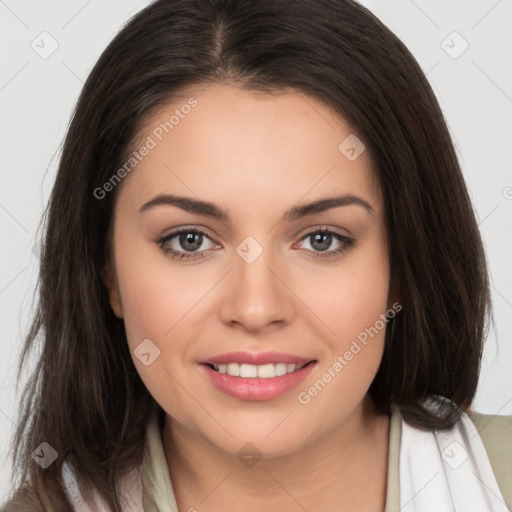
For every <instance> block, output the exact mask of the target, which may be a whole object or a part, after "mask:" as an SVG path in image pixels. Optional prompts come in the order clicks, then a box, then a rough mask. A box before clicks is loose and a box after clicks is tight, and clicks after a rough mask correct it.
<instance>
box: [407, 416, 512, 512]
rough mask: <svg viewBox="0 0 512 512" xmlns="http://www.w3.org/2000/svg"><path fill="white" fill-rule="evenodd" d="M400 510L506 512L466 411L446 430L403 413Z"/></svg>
mask: <svg viewBox="0 0 512 512" xmlns="http://www.w3.org/2000/svg"><path fill="white" fill-rule="evenodd" d="M399 471H400V512H454V511H456V512H510V511H509V509H508V507H507V506H506V504H505V500H504V498H503V496H502V494H501V491H500V489H499V487H498V483H497V482H496V477H495V476H494V473H493V470H492V467H491V463H490V461H489V458H488V456H487V452H486V451H485V447H484V444H483V442H482V439H481V438H480V435H479V434H478V431H477V429H476V427H475V425H474V423H473V422H472V421H471V419H470V418H469V416H468V415H467V414H466V413H462V416H461V417H460V419H459V421H458V422H457V423H456V424H455V425H454V426H453V427H452V428H451V429H448V430H439V431H428V432H425V431H421V430H419V429H416V428H414V427H411V426H410V425H408V424H407V423H406V422H405V420H403V418H402V436H401V441H400V470H399Z"/></svg>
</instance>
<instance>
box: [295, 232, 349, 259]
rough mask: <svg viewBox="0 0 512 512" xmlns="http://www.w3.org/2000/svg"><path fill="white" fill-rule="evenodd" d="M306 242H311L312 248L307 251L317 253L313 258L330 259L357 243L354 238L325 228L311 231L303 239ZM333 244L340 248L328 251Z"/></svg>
mask: <svg viewBox="0 0 512 512" xmlns="http://www.w3.org/2000/svg"><path fill="white" fill-rule="evenodd" d="M305 240H307V241H308V242H309V245H310V247H311V249H307V250H309V251H313V252H314V253H315V254H314V255H313V256H312V257H313V258H329V257H334V256H338V255H340V254H341V253H343V252H345V251H347V250H349V249H351V248H352V247H354V245H355V241H354V240H353V239H352V238H349V237H347V236H345V235H341V234H340V233H336V232H335V231H331V230H329V229H325V228H322V229H317V230H316V231H310V232H309V233H308V234H307V235H305V236H304V237H302V239H301V241H305ZM333 242H335V243H337V244H338V248H336V249H332V250H330V251H327V249H328V248H329V247H331V245H332V243H333Z"/></svg>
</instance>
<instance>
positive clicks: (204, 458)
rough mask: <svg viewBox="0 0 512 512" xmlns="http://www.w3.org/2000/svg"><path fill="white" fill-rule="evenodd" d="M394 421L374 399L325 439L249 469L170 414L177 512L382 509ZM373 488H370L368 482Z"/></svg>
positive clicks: (168, 441) (168, 450)
mask: <svg viewBox="0 0 512 512" xmlns="http://www.w3.org/2000/svg"><path fill="white" fill-rule="evenodd" d="M388 439H389V417H388V416H385V415H376V414H375V413H374V412H373V407H372V404H371V402H370V401H369V399H366V400H363V401H362V402H361V403H360V404H359V405H358V406H357V407H356V409H354V411H353V412H352V413H351V414H350V416H349V417H347V419H346V420H345V421H344V422H343V423H342V424H340V425H336V426H335V428H333V429H332V430H331V431H329V433H328V435H326V436H323V437H322V438H321V439H317V440H315V441H312V442H309V443H306V444H304V445H303V446H301V447H300V449H298V450H297V451H295V452H293V453H290V454H287V455H283V456H280V457H272V458H265V457H263V458H261V459H260V460H258V461H257V462H256V463H255V464H254V465H250V466H245V465H244V464H242V463H241V461H240V459H239V458H238V457H237V456H236V455H233V454H231V453H226V452H225V451H223V450H221V449H219V448H218V447H217V446H214V445H212V444H211V443H209V442H208V441H207V440H205V439H204V438H203V437H200V436H198V435H196V434H194V433H192V432H190V430H188V429H186V428H185V427H183V426H182V425H181V424H179V423H178V422H176V421H174V420H173V419H172V418H170V417H169V416H166V420H165V426H164V431H163V440H164V449H165V454H166V459H167V464H168V466H169V473H170V475H171V480H172V484H173V489H174V492H175V495H176V500H177V504H178V507H179V510H186V511H188V510H194V508H196V509H197V510H201V512H203V511H204V512H206V511H209V510H212V511H213V510H223V511H224V512H231V510H233V511H234V510H240V508H241V507H243V506H246V508H247V509H248V510H256V509H255V508H254V505H255V504H257V505H258V510H260V509H261V510H282V511H288V510H290V511H292V510H293V511H296V510H300V508H301V507H302V508H303V509H305V510H320V509H321V510H324V511H325V512H330V511H331V510H332V511H335V510H336V511H340V510H358V511H382V510H383V509H384V506H385V501H386V475H387V459H388ZM369 482H371V485H368V483H369Z"/></svg>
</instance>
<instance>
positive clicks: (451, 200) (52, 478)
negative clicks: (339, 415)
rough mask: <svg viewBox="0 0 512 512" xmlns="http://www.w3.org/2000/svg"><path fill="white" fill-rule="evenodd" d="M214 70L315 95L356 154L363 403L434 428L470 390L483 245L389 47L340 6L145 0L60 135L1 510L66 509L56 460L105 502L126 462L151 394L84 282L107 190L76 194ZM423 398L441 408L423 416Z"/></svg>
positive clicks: (116, 164)
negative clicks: (374, 340) (380, 204)
mask: <svg viewBox="0 0 512 512" xmlns="http://www.w3.org/2000/svg"><path fill="white" fill-rule="evenodd" d="M216 82H223V83H228V82H229V83H234V84H237V85H238V86H240V87H241V88H243V89H245V90H252V91H263V92H267V93H269V94H271V93H272V92H275V91H283V90H294V91H297V92H300V93H302V94H305V95H309V96H311V97H313V98H315V99H317V100H319V101H322V102H324V103H325V104H326V105H327V106H329V107H330V108H332V109H333V110H334V111H335V112H337V113H338V114H339V115H340V116H342V117H343V118H344V119H346V120H347V121H348V122H349V123H350V126H351V127H352V128H353V130H354V132H356V133H357V134H358V137H359V138H360V139H361V140H363V142H364V144H365V145H366V148H367V150H368V151H369V153H370V155H371V160H372V162H373V166H374V172H375V177H376V179H377V180H378V183H379V185H380V187H381V190H382V193H383V197H384V202H385V212H386V213H385V214H386V223H387V230H388V236H389V247H390V252H389V258H390V265H391V283H392V286H393V289H394V290H395V292H396V294H397V297H399V300H400V304H401V305H402V306H403V310H402V311H401V312H400V314H399V315H397V316H396V317H395V318H394V319H393V320H392V321H391V324H390V326H389V327H388V329H387V332H386V344H385V350H384V356H383V360H382V364H381V366H380V368H379V371H378V373H377V375H376V377H375V379H374V381H373V383H372V385H371V387H370V390H369V393H370V394H371V396H372V398H373V400H374V402H375V404H376V407H377V409H378V410H380V411H388V410H389V406H390V404H391V403H392V402H395V403H397V404H399V405H400V407H401V408H402V410H403V411H404V415H405V418H406V420H407V421H409V422H410V423H411V424H413V425H416V426H421V427H435V428H447V427H449V426H451V425H453V424H454V422H455V421H457V419H458V417H459V415H460V413H461V411H464V410H467V408H468V407H469V406H470V404H471V402H472V400H473V397H474V395H475V391H476V387H477V383H478V376H479V371H480V360H481V355H482V346H483V340H484V338H485V335H486V331H487V325H488V318H489V313H490V299H489V290H488V277H487V269H486V262H485V257H484V251H483V247H482V242H481V238H480V235H479V232H478V227H477V223H476V221H475V215H474V211H473V207H472V204H471V202H470V198H469V195H468V191H467V189H466V185H465V183H464V179H463V176H462V172H461V169H460V166H459V163H458V161H457V157H456V153H455V150H454V146H453V143H452V140H451V137H450V133H449V131H448V129H447V126H446V122H445V120H444V118H443V115H442V112H441V110H440V107H439V104H438V102H437V100H436V97H435V95H434V93H433V91H432V89H431V87H430V85H429V83H428V81H427V80H426V77H425V75H424V73H423V72H422V70H421V68H420V67H419V65H418V63H417V62H416V60H415V59H414V57H413V56H412V55H411V53H410V52H409V51H408V50H407V48H406V47H405V46H404V44H403V43H402V42H401V41H400V40H399V39H398V38H397V37H396V36H395V35H394V34H393V33H392V32H391V31H390V30H389V29H387V28H386V27H385V26H384V25H383V24H382V23H381V22H380V21H379V20H378V19H377V18H376V17H375V16H374V15H372V14H371V13H370V12H369V11H368V10H367V9H365V8H364V7H362V6H360V5H359V4H357V3H356V2H354V1H352V0H295V1H293V2H291V1H289V0H258V1H254V0H186V1H183V0H159V1H156V2H154V3H153V4H151V5H150V6H148V7H147V8H145V9H143V10H142V11H141V12H139V13H138V14H137V15H136V16H134V17H133V18H132V19H131V20H130V21H129V23H127V24H126V26H125V27H124V28H123V29H122V30H121V31H120V32H119V34H118V35H117V36H116V37H115V38H114V39H113V41H112V42H111V43H110V44H109V46H108V47H107V48H106V50H105V51H104V52H103V54H102V55H101V57H100V59H99V60H98V62H97V63H96V65H95V67H94V69H93V70H92V72H91V73H90V75H89V77H88V79H87V81H86V83H85V85H84V87H83V90H82V92H81V95H80V98H79V100H78V103H77V105H76V109H75V111H74V114H73V118H72V121H71V123H70V126H69V129H68V132H67V135H66V139H65V143H64V146H63V151H62V156H61V160H60V165H59V169H58V173H57V177H56V180H55V184H54V187H53V190H52V193H51V198H50V201H49V204H48V206H47V209H46V211H45V214H44V221H45V224H44V226H45V231H44V239H43V245H42V253H41V267H40V274H39V281H38V290H37V291H38V294H39V296H38V307H37V311H36V314H35V316H34V319H33V323H32V324H31V327H30V330H29V332H28V335H27V337H26V341H25V344H24V347H23V350H22V353H21V357H20V362H19V375H20V374H21V372H22V369H23V368H24V366H25V365H26V362H27V359H28V355H29V354H30V353H31V352H32V351H34V350H36V351H37V353H38V359H37V365H36V368H35V370H34V372H33V374H32V375H31V378H30V379H29V381H28V383H27V384H26V387H25V389H24V393H23V395H22V399H21V403H20V412H19V419H18V424H19V428H18V429H17V431H16V432H15V435H14V438H13V449H12V461H13V468H14V469H15V473H14V474H13V482H12V483H13V489H16V490H17V491H18V493H17V497H16V498H14V499H13V500H12V501H11V502H10V503H9V510H16V508H15V507H16V504H17V503H18V504H20V510H24V511H26V510H29V509H31V510H38V507H37V506H36V504H39V510H41V509H44V510H55V511H62V510H71V505H70V503H69V502H68V501H67V499H66V496H65V494H64V492H63V487H62V480H61V476H60V473H61V468H62V463H63V461H64V459H66V460H74V461H76V464H75V466H74V469H75V471H76V473H77V475H78V478H79V481H81V482H83V483H86V484H92V485H93V486H95V487H96V488H97V489H98V491H99V492H100V494H101V495H102V496H103V497H104V498H105V499H106V501H107V503H108V504H109V506H110V507H111V509H112V510H113V511H116V512H118V511H120V504H119V496H118V493H117V490H116V485H115V484H116V482H117V481H118V479H119V477H120V476H121V475H123V474H125V473H126V472H128V471H129V470H130V469H131V468H133V467H136V466H137V465H139V464H140V463H141V461H142V456H143V448H144V443H145V433H146V425H147V422H148V415H149V414H150V411H151V409H152V407H154V406H155V402H154V400H153V398H152V397H151V395H150V394H149V392H148V391H147V389H146V388H145V386H144V385H143V383H142V381H141V379H140V377H139V375H138V373H137V371H136V369H135V367H134V365H133V362H132V360H131V357H130V354H129V351H128V345H127V340H126V333H125V330H124V323H123V321H122V320H120V319H118V318H117V317H116V316H115V315H114V314H113V312H112V310H111V308H110V305H109V302H108V297H107V293H106V287H105V284H104V281H103V279H102V272H101V269H102V268H103V266H104V264H105V261H106V258H107V256H108V247H109V242H110V238H109V237H110V231H109V228H110V227H111V219H112V212H113V205H114V200H115V197H116V194H117V192H118V190H115V191H114V192H112V193H109V194H106V195H105V197H103V198H98V197H97V196H98V194H94V191H95V190H96V189H97V188H98V187H102V185H103V184H104V183H105V182H107V181H108V180H109V178H111V176H112V175H113V173H115V171H116V170H117V169H119V168H120V167H121V166H122V165H123V162H124V158H125V156H126V155H127V154H128V153H129V152H130V151H132V150H133V149H134V141H135V140H136V137H137V133H138V130H139V129H140V127H141V123H142V122H143V120H144V119H146V118H147V116H148V115H149V114H150V113H151V112H154V111H155V109H157V108H159V107H161V106H163V105H164V104H167V103H168V102H169V101H170V100H172V99H173V98H175V97H177V95H178V94H183V91H187V88H190V87H192V86H198V85H205V86H206V85H207V84H211V83H216ZM434 395H438V396H442V397H445V398H446V399H447V400H446V402H445V403H447V404H450V406H449V407H447V408H444V409H443V410H440V411H438V412H437V413H433V412H432V411H430V410H429V409H428V408H427V407H426V406H425V404H424V402H425V400H427V399H428V398H430V397H432V396H434ZM42 442H47V443H49V444H50V445H51V446H52V447H53V449H54V450H56V452H57V453H58V458H57V460H56V461H55V462H54V463H53V464H52V465H50V466H49V467H48V468H47V469H42V468H41V467H40V466H39V465H38V464H35V463H34V461H33V460H32V458H31V453H32V451H33V450H34V449H35V448H36V447H37V446H39V445H40V444H41V443H42ZM14 475H16V476H17V481H15V478H14ZM23 485H28V486H29V487H26V488H25V489H26V490H25V491H23V490H20V489H21V488H23ZM29 503H32V504H33V505H32V506H30V505H28V504H29ZM42 507H44V508H42Z"/></svg>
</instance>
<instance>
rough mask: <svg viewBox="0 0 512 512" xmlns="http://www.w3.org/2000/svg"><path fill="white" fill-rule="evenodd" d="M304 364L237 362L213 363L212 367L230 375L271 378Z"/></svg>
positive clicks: (290, 371)
mask: <svg viewBox="0 0 512 512" xmlns="http://www.w3.org/2000/svg"><path fill="white" fill-rule="evenodd" d="M303 366H304V365H303V364H293V363H291V364H286V363H277V364H272V363H269V364H261V365H258V366H256V365H254V364H238V363H229V364H219V365H215V364H214V365H213V367H214V368H215V369H216V370H217V371H218V372H219V373H227V374H228V375H231V376H232V377H244V378H249V377H252V378H254V377H259V378H260V379H271V378H273V377H280V376H281V375H286V374H287V373H292V372H294V371H296V370H300V369H301V368H302V367H303Z"/></svg>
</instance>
